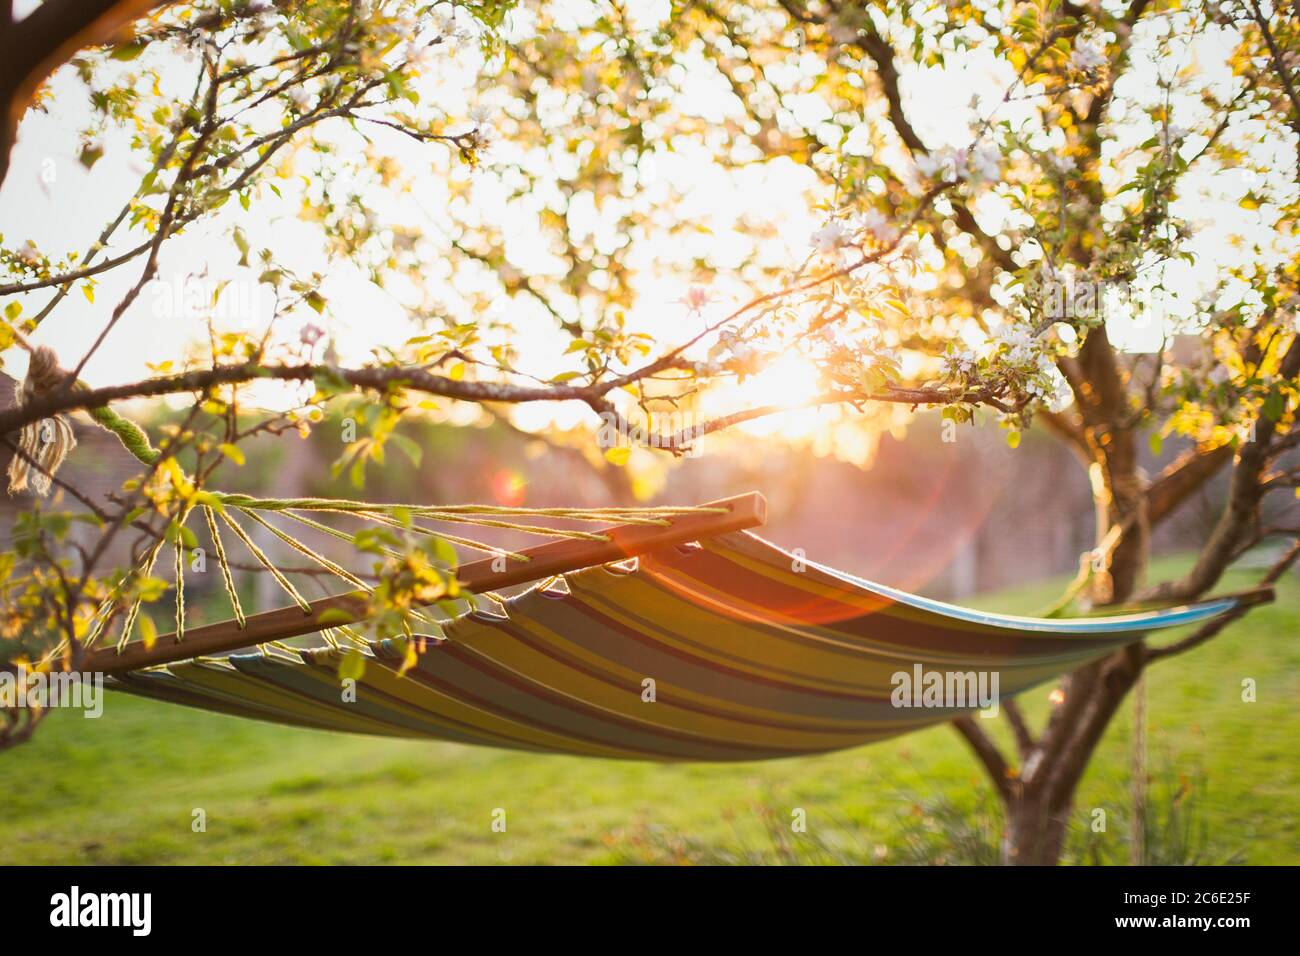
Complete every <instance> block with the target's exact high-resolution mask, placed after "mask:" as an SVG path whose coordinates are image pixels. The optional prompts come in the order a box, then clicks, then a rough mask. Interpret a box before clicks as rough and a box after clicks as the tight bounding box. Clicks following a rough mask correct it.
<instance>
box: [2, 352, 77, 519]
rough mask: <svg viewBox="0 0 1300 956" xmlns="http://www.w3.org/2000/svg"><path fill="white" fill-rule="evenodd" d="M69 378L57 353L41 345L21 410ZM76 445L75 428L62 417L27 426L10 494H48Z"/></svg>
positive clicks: (20, 394) (12, 470)
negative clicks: (31, 492)
mask: <svg viewBox="0 0 1300 956" xmlns="http://www.w3.org/2000/svg"><path fill="white" fill-rule="evenodd" d="M66 377H67V376H66V373H65V372H64V371H63V370H62V369H60V368H59V360H58V358H57V357H56V356H55V354H54V350H53V349H51V348H48V347H46V346H44V345H42V346H39V347H38V348H36V349H34V350H33V351H32V352H31V360H30V361H29V363H28V365H27V377H26V378H25V379H23V384H22V388H20V389H19V390H18V394H17V395H16V396H15V401H16V403H17V405H18V406H19V407H21V406H23V405H25V404H27V403H29V402H31V401H33V400H34V399H36V398H39V397H40V396H41V395H45V394H47V393H49V392H51V391H53V390H54V389H55V388H57V387H58V386H59V385H60V384H62V383H63V381H64V379H65V378H66ZM76 445H77V439H76V436H75V435H73V434H72V426H71V425H70V424H68V421H67V419H65V418H64V417H63V416H62V415H55V416H54V417H53V418H42V419H40V420H39V421H35V422H31V423H30V424H27V425H24V426H23V429H22V431H21V432H19V434H18V452H17V453H16V454H15V455H14V456H13V459H12V460H11V461H10V462H9V494H11V495H12V494H14V493H15V492H19V491H25V490H27V489H28V488H31V489H32V491H34V492H36V494H38V495H41V496H45V495H48V494H49V493H50V477H51V476H52V475H53V474H54V473H55V472H56V471H58V470H59V467H60V466H61V465H62V464H63V460H64V459H65V458H67V457H68V452H70V451H72V449H73V448H75V447H76Z"/></svg>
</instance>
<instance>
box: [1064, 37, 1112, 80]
mask: <svg viewBox="0 0 1300 956" xmlns="http://www.w3.org/2000/svg"><path fill="white" fill-rule="evenodd" d="M1106 62H1107V60H1106V51H1105V50H1103V49H1102V48H1101V47H1099V46H1094V45H1093V44H1090V43H1081V44H1079V45H1078V46H1076V47H1075V48H1074V51H1073V52H1072V53H1071V54H1070V68H1071V69H1074V70H1077V71H1079V72H1080V73H1090V72H1092V71H1093V70H1096V69H1098V68H1099V67H1102V66H1104V65H1105V64H1106Z"/></svg>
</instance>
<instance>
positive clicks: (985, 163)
mask: <svg viewBox="0 0 1300 956" xmlns="http://www.w3.org/2000/svg"><path fill="white" fill-rule="evenodd" d="M960 158H961V161H962V162H961V166H960V167H959V168H958V170H957V175H958V176H960V177H961V178H962V179H966V180H968V181H970V182H973V183H974V182H986V183H995V182H998V181H999V180H1000V179H1001V178H1002V153H1001V152H1000V151H999V150H998V148H997V147H996V146H993V145H991V144H989V143H985V144H983V145H980V146H976V147H974V148H973V149H970V150H967V151H964V152H963V153H962V154H961V157H960Z"/></svg>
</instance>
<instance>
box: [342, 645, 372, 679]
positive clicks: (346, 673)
mask: <svg viewBox="0 0 1300 956" xmlns="http://www.w3.org/2000/svg"><path fill="white" fill-rule="evenodd" d="M365 672H366V659H365V658H364V657H363V656H362V655H361V652H360V651H358V650H357V649H355V648H353V649H352V650H350V651H348V652H347V653H346V654H344V655H343V659H342V660H341V661H339V680H361V675H362V674H364V673H365Z"/></svg>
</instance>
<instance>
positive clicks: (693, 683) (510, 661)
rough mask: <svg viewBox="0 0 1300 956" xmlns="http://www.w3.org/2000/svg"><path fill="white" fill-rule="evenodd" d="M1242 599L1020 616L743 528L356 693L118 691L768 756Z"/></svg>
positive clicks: (565, 591) (510, 739)
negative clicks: (926, 590)
mask: <svg viewBox="0 0 1300 956" xmlns="http://www.w3.org/2000/svg"><path fill="white" fill-rule="evenodd" d="M1239 600H1240V599H1238V598H1232V597H1228V598H1222V599H1217V600H1211V601H1206V602H1203V603H1200V604H1195V605H1189V606H1186V607H1180V608H1173V609H1168V610H1163V611H1159V612H1151V613H1142V614H1131V615H1125V616H1114V617H1104V618H1076V619H1065V620H1047V619H1032V618H1022V617H1006V616H1001V615H995V614H985V613H981V612H977V611H971V610H966V609H963V608H958V607H954V606H952V605H948V604H943V603H940V602H937V601H931V600H928V599H926V598H923V597H918V596H915V595H911V594H906V593H904V592H901V591H897V590H894V589H891V588H888V587H883V586H881V585H878V584H872V583H870V582H867V581H863V580H861V579H858V578H854V577H851V576H849V575H845V574H842V573H840V572H837V571H834V570H831V569H829V568H825V567H821V566H819V565H815V564H812V563H808V562H805V561H802V560H800V559H798V558H796V557H794V556H792V555H791V554H788V553H787V552H785V551H782V550H781V549H780V548H777V547H776V546H774V545H772V544H769V543H768V542H766V541H764V540H762V539H761V538H758V537H756V536H755V535H752V534H750V533H748V532H738V533H732V534H725V535H720V536H718V537H715V538H711V539H706V540H704V541H703V542H701V543H700V544H699V545H695V546H683V547H671V548H666V549H661V550H658V551H654V552H651V553H649V554H646V555H642V556H641V557H640V558H639V559H638V560H637V563H636V566H635V568H630V567H619V566H609V565H605V566H600V567H595V568H589V569H587V570H583V571H578V572H574V573H571V574H567V575H564V576H562V577H561V578H558V579H556V580H555V581H554V582H552V583H551V584H550V585H549V586H536V587H534V588H533V589H532V590H530V591H528V592H526V593H524V594H522V595H520V596H519V597H516V598H513V599H511V600H509V601H507V602H505V604H504V614H502V615H497V614H491V613H485V612H483V611H481V610H480V611H474V612H472V613H470V614H467V615H465V616H462V617H460V618H457V619H456V620H455V621H453V622H451V623H449V624H448V625H447V626H446V628H445V639H442V640H438V641H436V642H434V643H433V644H432V646H430V647H429V648H428V649H427V650H426V651H425V653H423V654H422V655H420V658H419V662H418V664H416V665H415V666H414V667H413V668H411V669H410V670H408V671H407V672H406V673H405V674H404V675H401V676H399V673H398V671H399V668H400V664H401V661H400V659H399V658H398V657H397V655H396V654H395V653H394V652H393V651H392V650H391V649H390V648H387V647H385V646H384V645H376V646H375V647H373V648H372V650H371V652H370V653H369V654H368V656H367V663H366V668H365V672H364V675H363V676H362V677H361V678H360V679H359V680H358V681H357V684H356V686H355V688H354V691H355V694H354V695H345V694H344V693H343V691H342V688H341V684H340V680H339V677H338V665H339V661H340V658H341V655H342V653H343V652H341V651H339V650H336V649H321V650H303V651H294V652H292V653H290V652H287V651H283V650H279V649H276V648H268V649H266V650H265V652H263V653H255V654H245V655H240V656H234V657H228V658H219V659H213V658H208V659H200V660H190V661H183V662H180V663H175V664H170V665H167V666H165V667H155V668H150V669H145V670H140V671H134V672H131V673H128V674H125V675H123V676H121V677H120V678H118V679H116V680H115V681H114V683H113V686H115V687H117V688H119V689H121V690H125V691H129V692H131V693H134V694H139V695H143V696H146V697H152V698H157V699H161V700H166V701H171V702H175V703H181V704H188V705H191V706H195V707H200V708H204V709H207V710H213V711H220V712H223V713H228V714H236V715H239V716H243V717H253V718H259V719H263V720H269V721H276V722H279V723H285V724H293V725H297V726H301V727H314V728H319V729H323V730H336V731H349V732H355V733H367V734H380V735H386V736H394V737H415V738H435V739H439V740H447V741H455V742H458V743H465V744H480V745H484V746H491V747H505V748H511V749H516V750H527V751H537V752H544V753H563V754H578V755H584V756H591V757H617V758H626V759H633V760H655V761H686V760H695V761H745V760H762V759H768V758H775V757H786V756H791V755H796V754H809V753H818V752H823V751H829V750H837V749H840V748H844V747H852V746H856V745H859V744H864V743H868V742H871V741H876V740H882V739H885V738H887V737H893V736H896V735H898V734H902V733H906V732H908V731H911V730H916V729H918V728H921V727H925V726H929V725H931V724H935V723H939V722H942V721H946V720H951V719H952V718H953V717H955V716H958V715H960V714H962V713H969V712H971V711H973V710H975V709H977V707H978V706H979V705H978V703H977V701H976V700H974V699H971V698H973V697H974V694H972V695H971V697H968V698H967V699H966V702H965V704H966V705H965V706H953V705H952V704H953V701H952V699H951V697H949V698H948V699H945V700H944V701H943V703H945V704H948V705H949V706H898V704H899V703H900V701H901V702H902V703H907V704H910V705H915V704H917V703H924V701H922V700H921V699H920V697H919V693H920V692H919V690H916V689H915V688H914V689H913V691H911V692H909V693H910V694H915V695H917V696H909V694H901V695H900V693H899V688H900V687H902V686H904V684H905V681H913V682H914V684H915V685H916V686H919V685H921V684H924V683H925V682H926V681H927V680H930V681H932V680H933V678H931V677H930V676H929V675H933V674H936V673H937V674H939V675H941V678H942V677H943V675H953V674H959V675H972V676H978V675H984V676H985V677H986V678H991V677H992V675H996V680H997V690H998V692H999V694H1000V696H1002V697H1010V696H1012V695H1014V694H1016V693H1019V692H1021V691H1023V690H1025V689H1027V688H1030V687H1033V686H1035V685H1037V684H1041V683H1043V682H1044V681H1047V680H1050V679H1052V678H1053V677H1056V676H1058V675H1060V674H1063V673H1065V672H1067V671H1070V670H1073V669H1075V668H1077V667H1079V666H1080V665H1082V664H1084V663H1087V662H1088V661H1091V660H1093V659H1095V658H1098V657H1101V656H1103V655H1105V654H1107V653H1109V652H1110V651H1112V650H1114V649H1115V648H1117V647H1120V646H1122V645H1125V644H1127V643H1130V642H1132V641H1135V640H1137V639H1139V638H1140V637H1142V636H1143V635H1144V634H1146V633H1147V632H1150V631H1152V630H1156V629H1160V628H1168V627H1175V626H1178V625H1181V624H1190V623H1194V622H1198V621H1204V620H1206V619H1209V618H1212V617H1215V616H1217V615H1220V614H1223V613H1226V612H1228V611H1230V610H1232V609H1233V608H1234V607H1236V606H1237V603H1238V601H1239ZM899 675H906V678H904V677H900V676H899ZM966 686H968V687H973V684H971V683H967V685H966ZM353 696H354V698H355V699H352V698H353ZM345 698H346V699H345ZM891 698H893V699H891Z"/></svg>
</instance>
